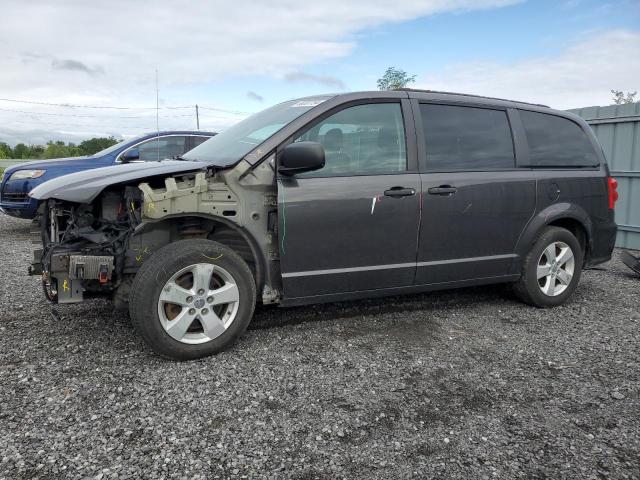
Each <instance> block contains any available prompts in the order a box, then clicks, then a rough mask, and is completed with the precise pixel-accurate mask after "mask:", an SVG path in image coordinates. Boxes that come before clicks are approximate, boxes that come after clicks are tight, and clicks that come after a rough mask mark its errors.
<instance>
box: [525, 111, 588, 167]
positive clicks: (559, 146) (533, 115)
mask: <svg viewBox="0 0 640 480" xmlns="http://www.w3.org/2000/svg"><path fill="white" fill-rule="evenodd" d="M520 118H521V119H522V124H523V125H524V130H525V133H526V135H527V143H528V144H529V164H530V165H531V166H533V167H593V166H596V165H598V164H599V160H598V156H597V155H596V153H595V151H594V149H593V146H592V145H591V142H590V141H589V138H587V135H586V134H585V132H584V130H582V128H580V126H578V124H576V123H574V122H572V121H571V120H569V119H567V118H563V117H558V116H556V115H548V114H546V113H537V112H529V111H526V110H520Z"/></svg>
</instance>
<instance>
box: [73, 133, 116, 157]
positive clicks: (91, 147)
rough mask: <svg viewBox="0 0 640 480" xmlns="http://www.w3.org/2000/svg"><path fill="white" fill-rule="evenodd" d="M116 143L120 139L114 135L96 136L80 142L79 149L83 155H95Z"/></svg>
mask: <svg viewBox="0 0 640 480" xmlns="http://www.w3.org/2000/svg"><path fill="white" fill-rule="evenodd" d="M116 143H118V140H116V139H115V138H113V137H94V138H90V139H89V140H84V141H82V142H80V145H78V149H79V151H80V154H81V155H93V154H94V153H98V152H99V151H100V150H104V149H105V148H108V147H110V146H111V145H115V144H116Z"/></svg>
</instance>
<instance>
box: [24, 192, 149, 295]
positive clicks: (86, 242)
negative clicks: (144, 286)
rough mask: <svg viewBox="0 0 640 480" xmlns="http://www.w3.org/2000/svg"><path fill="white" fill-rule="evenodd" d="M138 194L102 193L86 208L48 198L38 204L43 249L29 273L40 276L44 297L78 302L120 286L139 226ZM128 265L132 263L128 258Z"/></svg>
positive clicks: (140, 206)
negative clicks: (85, 296) (88, 295)
mask: <svg viewBox="0 0 640 480" xmlns="http://www.w3.org/2000/svg"><path fill="white" fill-rule="evenodd" d="M142 204H143V198H142V192H141V191H140V190H139V189H138V188H135V187H125V188H124V189H123V190H122V191H118V190H116V191H110V192H104V193H103V194H102V195H101V196H100V197H99V198H98V199H97V200H96V201H95V202H93V203H91V204H88V205H86V204H80V205H79V204H74V203H71V202H65V201H61V200H54V199H50V200H47V201H46V202H44V203H43V204H42V205H41V207H40V208H41V218H40V226H41V235H42V249H40V250H36V252H35V262H34V264H33V265H32V268H31V271H30V273H32V274H34V275H35V274H41V275H42V279H43V287H44V291H45V295H46V297H47V298H48V299H49V300H51V301H55V302H59V303H69V302H74V301H79V300H82V299H83V298H84V294H85V292H86V293H87V294H91V293H93V294H100V293H105V292H111V291H113V290H114V289H116V288H117V287H118V285H119V284H120V283H121V282H122V281H123V278H124V270H125V263H126V260H127V257H131V253H129V255H127V252H128V251H129V250H130V249H129V242H130V239H131V235H132V234H133V231H134V229H135V227H136V226H137V225H139V224H140V222H141V208H142ZM129 263H131V260H130V258H129Z"/></svg>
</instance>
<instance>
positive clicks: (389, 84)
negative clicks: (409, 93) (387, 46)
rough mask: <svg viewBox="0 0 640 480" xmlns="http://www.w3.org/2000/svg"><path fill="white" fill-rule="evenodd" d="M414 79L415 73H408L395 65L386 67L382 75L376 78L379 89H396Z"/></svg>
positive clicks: (403, 86)
mask: <svg viewBox="0 0 640 480" xmlns="http://www.w3.org/2000/svg"><path fill="white" fill-rule="evenodd" d="M415 81H416V76H415V75H409V74H408V73H407V72H405V71H404V70H400V69H398V68H395V67H389V68H387V71H386V72H384V75H383V76H382V77H380V78H379V79H378V89H379V90H398V89H399V88H405V87H406V86H407V85H409V84H410V83H413V82H415Z"/></svg>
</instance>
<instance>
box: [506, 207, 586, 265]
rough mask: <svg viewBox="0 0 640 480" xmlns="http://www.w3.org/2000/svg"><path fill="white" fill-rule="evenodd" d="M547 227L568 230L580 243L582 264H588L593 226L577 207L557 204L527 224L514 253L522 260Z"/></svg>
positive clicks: (584, 212)
mask: <svg viewBox="0 0 640 480" xmlns="http://www.w3.org/2000/svg"><path fill="white" fill-rule="evenodd" d="M549 226H555V227H561V228H565V229H567V230H569V231H570V232H571V233H572V234H573V235H574V236H575V237H576V238H577V239H578V242H579V243H580V245H581V247H582V249H583V253H584V260H583V263H584V264H586V263H588V258H589V254H590V252H591V250H592V246H593V235H592V232H593V224H592V221H591V218H590V217H589V215H588V214H587V212H586V211H585V210H584V209H583V208H582V207H580V206H579V205H574V204H570V203H557V204H554V205H551V206H549V207H548V208H545V209H544V210H542V211H540V212H538V213H537V214H536V215H535V216H534V217H533V219H532V220H531V221H530V222H529V224H528V225H527V227H526V228H525V230H524V232H523V233H522V235H521V236H520V239H519V240H518V244H517V246H516V253H517V254H518V255H519V257H520V258H524V257H525V256H526V255H527V253H528V251H529V249H530V248H531V246H532V245H533V244H534V243H535V241H536V239H537V238H538V236H539V235H540V233H541V232H542V230H543V229H544V228H546V227H549Z"/></svg>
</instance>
